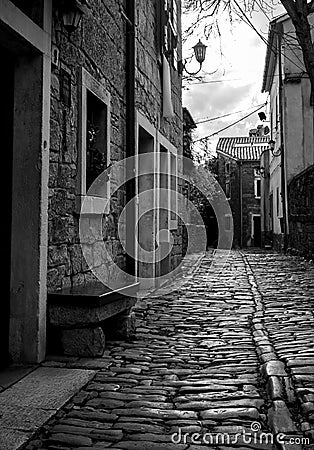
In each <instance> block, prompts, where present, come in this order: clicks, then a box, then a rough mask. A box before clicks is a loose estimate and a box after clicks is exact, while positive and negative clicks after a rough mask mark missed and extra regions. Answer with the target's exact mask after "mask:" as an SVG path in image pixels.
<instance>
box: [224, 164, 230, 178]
mask: <svg viewBox="0 0 314 450" xmlns="http://www.w3.org/2000/svg"><path fill="white" fill-rule="evenodd" d="M225 174H226V175H230V163H229V162H227V163H226V164H225Z"/></svg>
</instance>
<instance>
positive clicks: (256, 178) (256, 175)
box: [254, 168, 262, 200]
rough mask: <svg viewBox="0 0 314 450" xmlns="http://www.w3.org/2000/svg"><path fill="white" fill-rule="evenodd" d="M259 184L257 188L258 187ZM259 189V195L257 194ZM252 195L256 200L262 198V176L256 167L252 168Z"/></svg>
mask: <svg viewBox="0 0 314 450" xmlns="http://www.w3.org/2000/svg"><path fill="white" fill-rule="evenodd" d="M258 185H259V189H258ZM258 190H259V195H258ZM254 196H255V198H256V199H257V200H260V199H261V198H262V178H261V176H260V174H259V173H258V169H257V168H254Z"/></svg>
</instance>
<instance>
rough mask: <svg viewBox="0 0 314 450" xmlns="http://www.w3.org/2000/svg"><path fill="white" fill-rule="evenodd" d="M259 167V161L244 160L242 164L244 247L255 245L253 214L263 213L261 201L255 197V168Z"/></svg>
mask: <svg viewBox="0 0 314 450" xmlns="http://www.w3.org/2000/svg"><path fill="white" fill-rule="evenodd" d="M258 167H259V163H258V162H251V161H250V162H244V163H243V166H242V211H243V222H242V223H243V225H242V226H243V228H242V237H243V247H247V246H250V245H253V243H252V242H251V239H250V238H251V234H252V214H261V201H260V199H257V198H255V192H254V169H257V168H258Z"/></svg>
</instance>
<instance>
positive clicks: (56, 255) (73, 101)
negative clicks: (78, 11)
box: [48, 0, 126, 290]
mask: <svg viewBox="0 0 314 450" xmlns="http://www.w3.org/2000/svg"><path fill="white" fill-rule="evenodd" d="M121 4H122V2H121V1H120V0H118V1H106V2H99V1H97V0H91V1H89V2H88V6H86V10H85V14H84V17H83V20H82V21H81V24H80V26H79V28H78V30H76V31H75V32H74V33H72V34H71V35H68V34H67V33H66V32H65V31H64V30H62V27H61V24H60V22H59V19H58V15H57V11H54V22H53V36H52V41H53V43H54V45H56V47H57V48H58V49H59V52H60V64H59V66H52V83H51V122H50V125H51V143H50V174H49V248H48V289H49V290H55V289H58V288H62V287H68V286H71V285H79V284H84V283H85V282H88V281H90V280H93V279H94V276H93V275H92V273H91V271H90V269H89V267H87V265H86V262H85V260H84V258H83V257H82V252H81V246H80V243H79V226H78V224H79V215H78V212H79V211H78V208H77V196H78V194H79V193H80V192H79V190H78V172H79V157H78V156H79V155H78V151H79V149H78V126H79V123H78V110H79V99H78V89H79V70H80V68H81V67H83V68H85V69H86V70H87V71H88V72H89V73H90V74H91V75H92V76H93V77H94V78H95V79H96V80H97V81H99V82H102V84H103V85H105V88H106V89H107V90H108V91H109V92H110V94H111V124H110V125H111V142H110V158H111V161H112V162H114V161H117V160H120V159H122V158H123V157H124V155H125V116H126V111H125V84H126V73H125V39H126V38H125V36H126V30H125V28H126V26H125V22H124V19H123V17H122V16H121V13H120V6H121ZM62 71H66V72H67V73H68V74H69V75H70V83H71V89H70V101H67V102H65V101H64V98H62V92H61V87H62V86H61V84H62ZM123 201H124V199H123V192H122V194H121V193H120V195H119V198H118V199H117V201H116V202H114V201H112V202H111V206H110V211H109V212H108V214H106V215H104V217H103V237H101V236H93V235H91V240H90V242H89V243H88V244H86V245H89V246H90V252H92V260H93V261H94V264H95V265H99V264H103V263H104V261H102V259H101V255H100V253H99V252H101V242H102V238H103V240H104V241H105V245H106V246H108V247H110V248H112V249H113V255H114V259H115V260H116V261H117V262H118V263H119V264H120V265H121V266H123V265H124V260H125V255H124V251H123V249H122V246H121V244H120V242H119V240H118V236H117V219H118V213H119V208H121V206H122V205H123ZM91 220H93V219H92V218H91ZM105 269H106V267H105V265H104V270H105ZM108 276H109V275H108Z"/></svg>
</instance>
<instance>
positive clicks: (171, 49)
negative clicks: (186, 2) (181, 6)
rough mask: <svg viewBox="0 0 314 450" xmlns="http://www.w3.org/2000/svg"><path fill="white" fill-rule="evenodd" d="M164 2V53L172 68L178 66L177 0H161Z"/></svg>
mask: <svg viewBox="0 0 314 450" xmlns="http://www.w3.org/2000/svg"><path fill="white" fill-rule="evenodd" d="M163 1H164V3H165V12H164V14H165V23H166V25H165V29H164V47H165V54H166V56H167V58H168V60H169V62H170V63H171V65H172V67H173V68H174V69H177V68H178V39H179V33H178V4H177V0H163Z"/></svg>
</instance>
